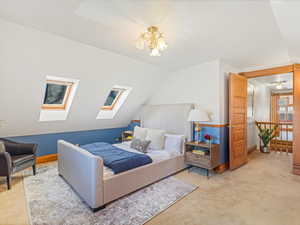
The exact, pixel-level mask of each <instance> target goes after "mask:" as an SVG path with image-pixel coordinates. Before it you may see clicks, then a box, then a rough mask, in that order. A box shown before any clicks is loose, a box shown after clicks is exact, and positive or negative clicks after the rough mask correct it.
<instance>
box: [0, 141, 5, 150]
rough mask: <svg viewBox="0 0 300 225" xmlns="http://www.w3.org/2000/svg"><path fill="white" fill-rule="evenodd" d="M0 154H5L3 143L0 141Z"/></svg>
mask: <svg viewBox="0 0 300 225" xmlns="http://www.w3.org/2000/svg"><path fill="white" fill-rule="evenodd" d="M0 152H6V150H5V145H4V142H3V141H0Z"/></svg>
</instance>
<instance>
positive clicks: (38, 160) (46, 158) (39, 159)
mask: <svg viewBox="0 0 300 225" xmlns="http://www.w3.org/2000/svg"><path fill="white" fill-rule="evenodd" d="M56 160H57V154H50V155H43V156H38V157H36V163H46V162H52V161H56Z"/></svg>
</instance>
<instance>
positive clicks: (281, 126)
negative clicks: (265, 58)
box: [247, 73, 294, 154]
mask: <svg viewBox="0 0 300 225" xmlns="http://www.w3.org/2000/svg"><path fill="white" fill-rule="evenodd" d="M247 92H248V98H247V99H248V100H247V101H248V105H247V150H248V153H249V152H251V151H252V150H254V149H259V150H260V151H261V152H263V153H264V152H266V153H269V152H277V153H286V154H289V153H292V148H293V111H294V110H293V74H292V73H285V74H276V75H271V76H262V77H256V78H249V79H248V89H247ZM258 128H260V130H261V131H262V132H259V129H258ZM267 130H269V131H270V133H269V136H270V137H273V138H272V140H270V141H269V143H268V144H267V145H265V144H264V142H263V141H262V139H261V138H259V134H262V133H263V132H264V134H265V133H266V132H265V131H267ZM265 137H268V136H266V135H265ZM264 140H266V139H264ZM264 146H266V147H264Z"/></svg>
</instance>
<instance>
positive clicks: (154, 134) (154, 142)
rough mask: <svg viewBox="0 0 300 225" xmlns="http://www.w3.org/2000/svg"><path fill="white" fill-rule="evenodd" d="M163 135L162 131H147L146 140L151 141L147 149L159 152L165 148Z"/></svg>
mask: <svg viewBox="0 0 300 225" xmlns="http://www.w3.org/2000/svg"><path fill="white" fill-rule="evenodd" d="M165 133H166V131H164V130H158V129H148V131H147V136H146V140H147V141H151V142H150V145H149V149H156V150H161V149H164V146H165Z"/></svg>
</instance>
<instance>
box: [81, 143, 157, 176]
mask: <svg viewBox="0 0 300 225" xmlns="http://www.w3.org/2000/svg"><path fill="white" fill-rule="evenodd" d="M80 147H81V148H83V149H85V150H87V151H88V152H90V153H92V154H93V155H97V156H100V157H101V158H102V159H103V161H104V165H105V166H107V167H109V168H110V169H112V171H114V173H115V174H117V173H121V172H124V171H127V170H130V169H133V168H136V167H139V166H143V165H146V164H149V163H152V159H151V158H150V157H149V156H148V155H145V154H139V153H134V152H129V151H125V150H123V149H120V148H117V147H115V146H113V145H111V144H108V143H105V142H96V143H92V144H86V145H82V146H80Z"/></svg>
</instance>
